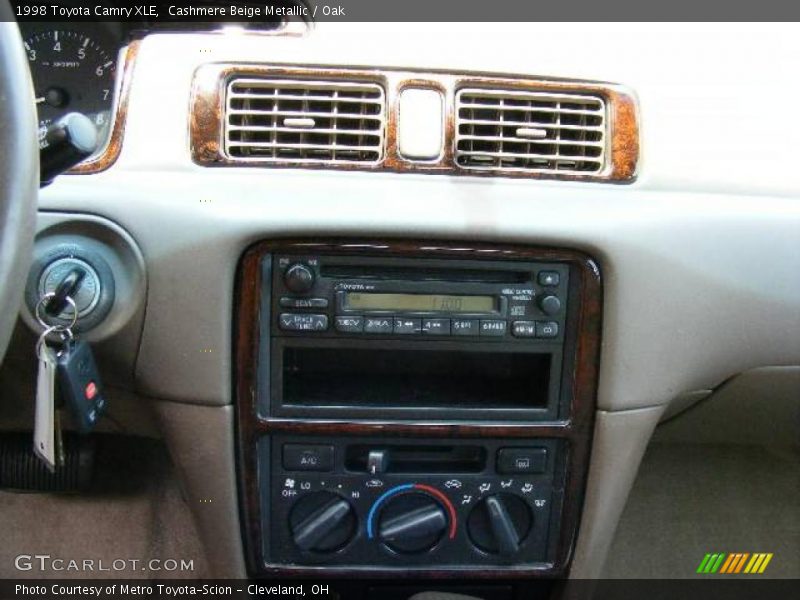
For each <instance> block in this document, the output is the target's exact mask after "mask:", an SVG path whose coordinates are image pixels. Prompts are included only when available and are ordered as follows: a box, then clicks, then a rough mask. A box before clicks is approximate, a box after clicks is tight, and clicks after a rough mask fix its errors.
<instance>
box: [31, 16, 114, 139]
mask: <svg viewBox="0 0 800 600" xmlns="http://www.w3.org/2000/svg"><path fill="white" fill-rule="evenodd" d="M22 36H23V45H24V47H25V52H26V53H27V55H28V65H29V67H30V69H31V75H32V77H33V87H34V93H35V98H36V108H37V112H38V116H39V139H40V140H42V139H43V137H44V134H45V133H46V131H47V128H48V127H49V126H50V125H51V124H52V123H53V122H54V121H56V120H58V119H59V118H60V117H62V116H63V115H65V114H67V113H71V112H79V113H82V114H84V115H86V116H87V117H89V119H91V121H92V122H93V123H94V124H95V126H96V127H97V133H98V140H99V144H98V148H99V149H100V150H102V149H103V148H104V147H105V145H106V143H107V142H108V139H109V137H110V134H111V126H112V123H113V119H114V106H115V102H116V97H117V93H116V88H117V72H118V69H119V56H120V52H121V50H122V48H123V47H124V46H125V44H126V43H127V37H128V36H127V34H126V33H125V32H124V31H123V30H122V28H121V27H120V26H119V25H118V24H114V23H63V24H62V23H27V24H22Z"/></svg>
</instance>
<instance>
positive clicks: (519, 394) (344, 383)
mask: <svg viewBox="0 0 800 600" xmlns="http://www.w3.org/2000/svg"><path fill="white" fill-rule="evenodd" d="M268 267H269V269H270V271H271V277H270V278H269V279H266V281H270V282H271V284H272V285H271V293H270V291H268V290H265V291H264V295H265V296H267V297H270V298H271V301H272V305H271V310H270V313H271V320H270V331H269V336H270V337H271V338H272V353H271V361H272V365H273V368H272V373H271V383H272V385H271V398H269V399H267V398H265V399H264V409H265V410H268V411H271V413H272V414H275V415H280V416H309V415H312V414H313V415H316V416H331V417H333V416H341V415H347V416H348V417H369V416H372V415H376V414H381V415H383V416H385V415H392V416H394V417H398V418H400V417H402V416H403V415H404V414H405V415H410V414H413V415H414V416H415V417H419V416H420V415H424V416H426V417H429V418H441V417H447V418H464V417H468V414H469V411H470V410H471V409H472V410H474V409H476V408H480V409H482V415H481V418H515V419H520V418H524V419H533V420H537V419H538V420H540V419H554V418H558V417H559V416H561V413H560V406H559V398H558V396H559V380H560V377H561V369H562V366H563V365H562V348H563V345H564V340H565V329H566V327H567V326H568V323H567V315H568V310H567V309H568V297H569V292H568V290H569V280H570V276H569V268H568V266H567V265H565V264H563V263H556V262H551V263H548V262H517V261H499V260H452V259H451V260H438V259H409V258H397V257H391V258H390V257H365V256H347V255H327V254H279V255H276V256H274V257H271V260H270V262H269V265H268ZM265 333H266V332H265Z"/></svg>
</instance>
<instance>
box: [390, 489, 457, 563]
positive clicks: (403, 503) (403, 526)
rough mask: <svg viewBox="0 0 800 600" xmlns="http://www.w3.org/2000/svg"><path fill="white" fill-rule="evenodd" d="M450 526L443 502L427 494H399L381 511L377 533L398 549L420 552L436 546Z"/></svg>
mask: <svg viewBox="0 0 800 600" xmlns="http://www.w3.org/2000/svg"><path fill="white" fill-rule="evenodd" d="M446 529H447V515H445V512H444V509H443V508H442V505H441V504H439V502H437V501H436V500H435V499H434V498H432V497H431V496H429V495H428V494H425V493H411V494H402V495H398V496H396V497H394V498H392V499H391V500H389V501H388V503H387V504H386V506H385V507H384V509H383V510H382V511H381V514H380V520H379V522H378V535H379V537H380V539H381V541H383V543H384V544H386V545H387V546H389V548H391V549H392V550H394V551H395V552H401V553H404V554H418V553H420V552H425V551H426V550H430V549H431V548H433V547H434V546H435V545H436V543H437V542H438V541H439V540H440V539H441V537H442V534H444V532H445V530H446Z"/></svg>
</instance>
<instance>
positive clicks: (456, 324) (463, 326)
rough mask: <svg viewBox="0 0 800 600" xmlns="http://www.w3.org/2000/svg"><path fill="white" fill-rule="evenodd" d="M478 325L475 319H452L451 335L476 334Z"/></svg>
mask: <svg viewBox="0 0 800 600" xmlns="http://www.w3.org/2000/svg"><path fill="white" fill-rule="evenodd" d="M478 326H479V322H478V320H477V319H453V321H452V324H451V325H450V332H451V333H452V334H453V335H478V329H479V327H478Z"/></svg>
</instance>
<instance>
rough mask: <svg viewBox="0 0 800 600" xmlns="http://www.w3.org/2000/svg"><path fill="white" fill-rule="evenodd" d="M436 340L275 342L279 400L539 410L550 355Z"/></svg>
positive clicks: (544, 396)
mask: <svg viewBox="0 0 800 600" xmlns="http://www.w3.org/2000/svg"><path fill="white" fill-rule="evenodd" d="M478 349H479V347H475V350H471V351H465V350H463V349H454V348H452V347H446V346H443V345H440V344H436V343H433V344H416V345H413V346H408V345H405V346H403V347H394V348H391V349H388V348H386V345H383V347H374V346H373V347H368V346H366V347H341V346H339V347H320V346H314V347H311V346H302V347H283V348H282V349H281V352H282V360H281V361H280V364H281V367H280V373H279V377H280V379H281V380H282V386H281V387H282V395H281V398H282V404H283V405H284V406H289V405H292V406H306V407H353V408H373V409H386V408H392V409H420V408H422V409H426V408H427V409H430V408H439V409H445V408H446V409H459V408H462V409H484V410H486V409H537V408H538V409H543V408H546V407H547V406H548V398H549V397H550V393H551V389H550V388H551V386H550V383H551V372H552V370H553V369H552V366H553V365H552V360H553V354H552V353H549V352H531V351H520V349H519V347H518V346H517V347H514V348H510V349H505V348H498V347H493V348H490V349H487V348H480V350H481V351H477V350H478Z"/></svg>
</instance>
